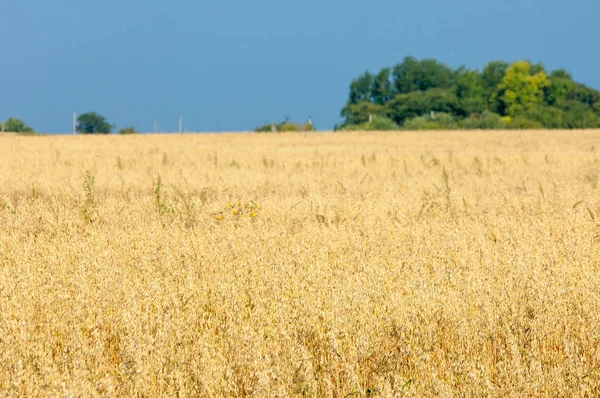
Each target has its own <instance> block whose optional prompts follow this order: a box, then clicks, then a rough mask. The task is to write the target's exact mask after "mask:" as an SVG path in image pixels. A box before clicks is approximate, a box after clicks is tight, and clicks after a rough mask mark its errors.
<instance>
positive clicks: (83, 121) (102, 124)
mask: <svg viewBox="0 0 600 398" xmlns="http://www.w3.org/2000/svg"><path fill="white" fill-rule="evenodd" d="M113 127H114V126H113V125H112V124H110V123H108V122H107V121H106V119H105V118H104V116H101V115H99V114H97V113H96V112H88V113H84V114H82V115H79V117H78V118H77V132H78V133H80V134H110V133H111V132H112V129H113Z"/></svg>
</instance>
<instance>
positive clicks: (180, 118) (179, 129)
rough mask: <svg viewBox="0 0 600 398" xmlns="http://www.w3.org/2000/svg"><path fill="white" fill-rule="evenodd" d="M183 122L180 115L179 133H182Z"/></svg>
mask: <svg viewBox="0 0 600 398" xmlns="http://www.w3.org/2000/svg"><path fill="white" fill-rule="evenodd" d="M182 122H183V118H182V117H181V116H179V134H181V123H182Z"/></svg>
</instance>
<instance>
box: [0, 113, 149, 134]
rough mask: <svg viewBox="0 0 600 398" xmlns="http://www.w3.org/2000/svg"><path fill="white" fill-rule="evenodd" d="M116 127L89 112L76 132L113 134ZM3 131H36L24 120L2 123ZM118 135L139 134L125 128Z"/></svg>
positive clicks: (10, 120) (79, 122)
mask: <svg viewBox="0 0 600 398" xmlns="http://www.w3.org/2000/svg"><path fill="white" fill-rule="evenodd" d="M114 128H115V126H114V125H112V124H110V123H109V122H108V121H107V120H106V118H105V117H104V116H102V115H99V114H98V113H96V112H87V113H83V114H81V115H79V117H77V124H76V127H75V130H76V131H77V132H78V133H79V134H112V132H113V129H114ZM1 131H6V132H11V133H21V134H35V130H34V129H33V128H32V127H31V126H28V125H26V124H25V123H24V122H23V121H22V120H20V119H16V118H9V119H8V120H7V121H6V122H3V123H2V126H1ZM117 134H138V131H137V129H136V128H135V127H125V128H122V129H119V131H118V132H117Z"/></svg>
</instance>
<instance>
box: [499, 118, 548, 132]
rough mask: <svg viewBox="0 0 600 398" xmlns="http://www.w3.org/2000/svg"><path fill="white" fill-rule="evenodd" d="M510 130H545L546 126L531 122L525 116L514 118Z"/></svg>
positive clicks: (509, 126) (509, 125)
mask: <svg viewBox="0 0 600 398" xmlns="http://www.w3.org/2000/svg"><path fill="white" fill-rule="evenodd" d="M507 127H508V128H510V129H518V130H528V129H543V128H544V125H543V124H542V123H540V122H538V121H535V120H530V119H527V118H525V117H524V116H517V117H515V118H513V119H512V120H511V121H510V123H509V124H508V126H507Z"/></svg>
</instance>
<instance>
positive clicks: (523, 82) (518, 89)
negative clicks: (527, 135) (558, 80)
mask: <svg viewBox="0 0 600 398" xmlns="http://www.w3.org/2000/svg"><path fill="white" fill-rule="evenodd" d="M535 69H536V70H532V66H531V63H529V61H519V62H515V63H514V64H512V65H511V66H509V68H508V69H507V70H506V73H505V74H504V78H503V79H502V82H501V83H500V84H499V86H498V89H499V94H500V100H501V101H502V103H503V105H504V113H505V114H506V115H509V116H515V115H518V114H521V113H524V112H527V111H530V110H532V109H535V108H536V107H537V106H539V105H540V104H541V103H542V100H543V99H544V88H546V87H547V86H548V85H550V79H548V75H546V73H545V72H544V71H543V70H539V69H540V68H535ZM534 72H537V73H534Z"/></svg>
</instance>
